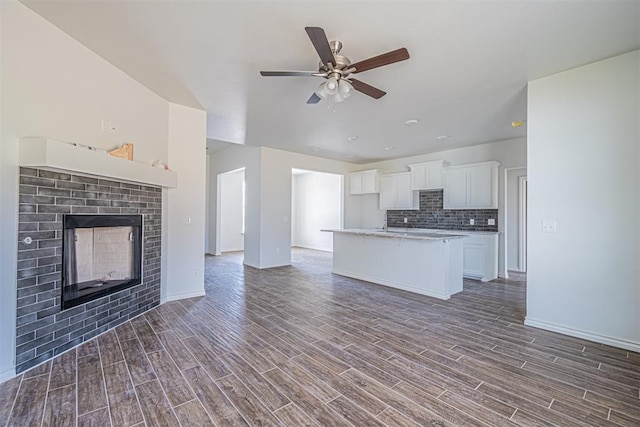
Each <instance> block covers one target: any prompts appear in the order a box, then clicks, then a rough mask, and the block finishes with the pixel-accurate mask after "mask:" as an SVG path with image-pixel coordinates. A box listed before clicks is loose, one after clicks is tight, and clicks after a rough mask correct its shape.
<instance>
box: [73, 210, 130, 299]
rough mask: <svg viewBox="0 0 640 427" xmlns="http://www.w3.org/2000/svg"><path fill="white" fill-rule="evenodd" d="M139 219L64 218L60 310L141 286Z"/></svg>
mask: <svg viewBox="0 0 640 427" xmlns="http://www.w3.org/2000/svg"><path fill="white" fill-rule="evenodd" d="M141 260H142V216H141V215H65V216H64V219H63V238H62V265H63V268H62V303H61V306H62V309H63V310H64V309H67V308H71V307H75V306H77V305H79V304H83V303H86V302H89V301H92V300H94V299H97V298H101V297H103V296H105V295H109V294H112V293H114V292H118V291H120V290H122V289H126V288H129V287H131V286H135V285H138V284H140V283H141V278H142V275H141Z"/></svg>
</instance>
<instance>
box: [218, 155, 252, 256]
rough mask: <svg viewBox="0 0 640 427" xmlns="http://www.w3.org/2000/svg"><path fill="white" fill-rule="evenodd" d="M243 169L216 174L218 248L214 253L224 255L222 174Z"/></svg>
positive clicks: (233, 171)
mask: <svg viewBox="0 0 640 427" xmlns="http://www.w3.org/2000/svg"><path fill="white" fill-rule="evenodd" d="M241 170H245V168H244V167H242V168H238V169H234V170H232V171H227V172H222V173H219V174H218V175H216V248H215V251H214V252H213V254H214V255H216V256H218V255H222V251H221V246H222V242H221V238H222V236H221V235H222V233H221V231H222V175H227V174H230V173H235V172H238V171H241Z"/></svg>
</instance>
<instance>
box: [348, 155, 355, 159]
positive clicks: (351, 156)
mask: <svg viewBox="0 0 640 427" xmlns="http://www.w3.org/2000/svg"><path fill="white" fill-rule="evenodd" d="M354 157H355V156H354V155H353V154H348V155H347V159H353V158H354Z"/></svg>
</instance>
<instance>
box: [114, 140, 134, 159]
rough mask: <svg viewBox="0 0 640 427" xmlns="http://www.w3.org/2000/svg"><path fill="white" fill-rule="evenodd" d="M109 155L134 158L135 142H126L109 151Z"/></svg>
mask: <svg viewBox="0 0 640 427" xmlns="http://www.w3.org/2000/svg"><path fill="white" fill-rule="evenodd" d="M109 155H111V156H115V157H120V158H121V159H126V160H133V144H124V145H123V146H122V147H118V148H116V149H114V150H111V151H109Z"/></svg>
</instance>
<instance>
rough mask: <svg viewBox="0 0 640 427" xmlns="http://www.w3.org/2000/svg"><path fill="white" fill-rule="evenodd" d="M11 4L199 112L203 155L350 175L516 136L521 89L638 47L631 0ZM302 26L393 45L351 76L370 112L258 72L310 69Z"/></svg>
mask: <svg viewBox="0 0 640 427" xmlns="http://www.w3.org/2000/svg"><path fill="white" fill-rule="evenodd" d="M23 3H25V4H26V5H27V6H28V7H30V8H31V9H33V10H34V11H35V12H37V13H39V14H40V15H42V16H43V17H44V18H46V19H47V20H49V21H51V22H52V23H53V24H55V25H56V26H58V27H60V28H61V29H62V30H64V31H65V32H67V33H68V34H70V35H71V36H72V37H74V38H75V39H77V40H78V41H80V42H81V43H83V44H84V45H86V46H87V47H89V48H90V49H92V50H93V51H95V52H96V53H97V54H98V55H100V56H102V57H104V58H105V59H106V60H108V61H110V62H111V63H113V64H114V65H115V66H117V67H119V68H120V69H122V70H123V71H124V72H126V73H128V74H129V75H130V76H132V77H133V78H135V79H136V80H138V81H139V82H141V83H142V84H144V85H145V86H147V87H148V88H150V89H151V90H153V91H155V92H156V93H158V94H159V95H161V96H162V97H164V98H166V99H167V100H169V101H171V102H175V103H180V104H185V105H189V106H193V107H202V108H204V109H206V110H207V113H208V119H207V136H208V138H209V144H208V145H210V147H211V149H212V150H214V149H216V148H219V147H223V146H225V145H226V144H225V143H223V142H220V141H224V142H227V143H228V142H232V143H239V144H247V145H254V146H259V145H263V146H269V147H273V148H279V149H284V150H289V151H295V152H300V153H305V154H312V155H316V156H322V157H327V158H333V159H337V160H343V161H348V162H353V163H364V162H369V161H374V160H380V159H386V158H398V157H404V156H409V155H414V154H421V153H428V152H434V151H439V150H443V149H448V148H453V147H461V146H467V145H473V144H479V143H484V142H488V141H497V140H504V139H509V138H515V137H522V136H525V135H526V125H525V126H523V127H520V128H517V129H514V128H512V127H511V125H510V124H511V122H512V121H514V120H522V119H525V118H526V84H527V81H529V80H533V79H537V78H540V77H544V76H547V75H550V74H554V73H557V72H560V71H563V70H567V69H571V68H574V67H577V66H580V65H583V64H587V63H590V62H594V61H597V60H600V59H604V58H608V57H611V56H615V55H618V54H621V53H624V52H628V51H631V50H635V49H638V48H640V1H637V0H636V1H615V0H613V1H589V2H586V1H423V2H411V1H397V0H396V1H371V2H361V1H340V2H331V1H295V2H294V1H288V2H275V1H253V2H248V1H238V0H236V1H189V0H174V1H135V0H121V1H113V0H109V1H107V0H93V1H80V0H76V1H64V0H58V1H31V0H23ZM305 26H319V27H322V28H324V29H325V31H326V34H327V36H328V38H329V40H334V39H338V40H341V41H342V42H343V44H344V46H343V49H342V54H344V55H346V56H347V57H349V58H350V59H351V61H352V62H356V61H359V60H362V59H366V58H369V57H371V56H375V55H378V54H380V53H384V52H387V51H390V50H393V49H396V48H399V47H406V48H407V49H408V50H409V53H410V55H411V58H410V59H409V60H408V61H404V62H400V63H396V64H392V65H388V66H385V67H382V68H378V69H375V70H370V71H366V72H363V73H362V74H359V75H358V79H360V80H362V81H365V82H367V83H369V84H371V85H374V86H376V87H378V88H380V89H382V90H384V91H386V92H387V95H386V96H385V97H383V98H381V99H379V100H374V99H372V98H369V97H367V96H365V95H363V94H360V93H356V94H354V95H353V96H352V97H351V98H349V99H348V100H346V101H345V102H343V103H341V104H336V105H328V104H327V103H326V102H325V101H322V102H321V103H319V104H317V105H307V104H305V102H306V100H307V99H308V98H309V96H310V95H311V94H312V93H313V91H314V90H315V89H316V87H317V86H318V84H319V83H320V82H321V81H322V80H321V79H319V78H301V77H260V76H259V74H258V72H259V71H260V70H316V69H317V64H318V57H317V54H316V53H315V50H314V49H313V46H312V45H311V42H310V41H309V39H308V37H307V35H306V33H305V31H304V27H305ZM414 118H415V119H419V120H420V123H419V124H418V125H416V126H411V127H407V126H405V125H404V122H405V121H406V120H407V119H414ZM353 135H355V136H358V137H359V138H358V139H357V140H356V141H353V142H348V141H347V137H349V136H353ZM439 135H449V136H450V138H448V139H446V140H444V141H438V140H436V137H437V136H439ZM385 147H395V149H393V150H385Z"/></svg>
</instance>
